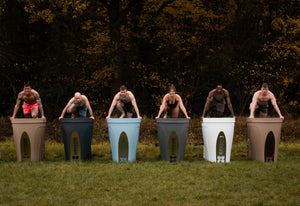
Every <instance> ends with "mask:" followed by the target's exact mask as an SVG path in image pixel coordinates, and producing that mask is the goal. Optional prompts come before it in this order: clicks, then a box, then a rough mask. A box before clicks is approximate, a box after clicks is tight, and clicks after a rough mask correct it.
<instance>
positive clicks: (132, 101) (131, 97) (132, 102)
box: [130, 92, 142, 119]
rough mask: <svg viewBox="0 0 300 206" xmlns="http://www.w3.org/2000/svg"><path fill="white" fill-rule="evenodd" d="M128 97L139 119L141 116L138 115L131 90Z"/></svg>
mask: <svg viewBox="0 0 300 206" xmlns="http://www.w3.org/2000/svg"><path fill="white" fill-rule="evenodd" d="M130 99H131V104H132V105H133V107H134V110H135V112H136V115H137V117H138V118H140V119H141V118H142V117H141V116H140V112H139V108H138V106H137V104H136V100H135V97H134V95H133V94H132V93H131V92H130Z"/></svg>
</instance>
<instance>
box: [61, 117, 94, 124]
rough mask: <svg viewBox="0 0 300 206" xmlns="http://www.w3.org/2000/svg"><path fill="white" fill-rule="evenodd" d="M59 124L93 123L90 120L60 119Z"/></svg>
mask: <svg viewBox="0 0 300 206" xmlns="http://www.w3.org/2000/svg"><path fill="white" fill-rule="evenodd" d="M60 121H61V123H79V122H81V123H88V122H94V120H93V119H91V118H62V119H61V120H60Z"/></svg>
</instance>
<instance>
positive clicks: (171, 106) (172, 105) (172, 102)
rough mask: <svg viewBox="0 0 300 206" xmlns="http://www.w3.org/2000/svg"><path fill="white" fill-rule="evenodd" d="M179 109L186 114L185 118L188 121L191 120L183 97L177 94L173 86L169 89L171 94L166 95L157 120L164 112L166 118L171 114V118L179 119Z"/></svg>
mask: <svg viewBox="0 0 300 206" xmlns="http://www.w3.org/2000/svg"><path fill="white" fill-rule="evenodd" d="M179 107H180V109H181V110H182V112H183V113H184V115H185V117H186V118H187V119H190V117H189V116H188V114H187V112H186V109H185V107H184V105H183V102H182V99H181V97H180V96H179V95H178V94H176V88H175V87H174V85H173V84H172V85H171V86H170V88H169V93H168V94H166V95H165V96H164V98H163V101H162V103H161V106H160V109H159V112H158V114H157V117H155V119H158V118H159V117H160V115H161V113H162V112H164V118H167V117H168V112H170V113H171V118H178V115H179Z"/></svg>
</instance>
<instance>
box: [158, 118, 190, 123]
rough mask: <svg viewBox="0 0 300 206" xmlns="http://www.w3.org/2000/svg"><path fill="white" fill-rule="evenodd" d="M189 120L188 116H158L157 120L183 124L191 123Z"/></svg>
mask: <svg viewBox="0 0 300 206" xmlns="http://www.w3.org/2000/svg"><path fill="white" fill-rule="evenodd" d="M189 121H190V120H189V119H187V118H158V119H157V120H156V122H157V123H159V124H183V123H189Z"/></svg>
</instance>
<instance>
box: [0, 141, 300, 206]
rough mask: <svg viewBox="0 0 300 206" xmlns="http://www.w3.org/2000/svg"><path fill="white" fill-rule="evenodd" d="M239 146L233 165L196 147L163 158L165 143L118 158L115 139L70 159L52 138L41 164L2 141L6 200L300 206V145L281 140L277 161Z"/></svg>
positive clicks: (0, 177)
mask: <svg viewBox="0 0 300 206" xmlns="http://www.w3.org/2000/svg"><path fill="white" fill-rule="evenodd" d="M246 150H247V147H246V143H235V144H233V148H232V153H231V162H230V163H211V162H208V161H206V160H204V159H203V146H190V145H188V146H187V148H186V153H185V161H183V162H177V163H169V162H164V161H161V160H160V156H159V154H160V151H159V147H157V146H154V145H143V144H139V145H138V149H137V160H136V161H135V162H132V163H128V162H122V163H114V162H113V161H112V157H111V150H110V145H109V143H104V144H99V145H93V146H92V153H93V157H92V159H91V160H90V161H86V162H81V161H76V162H67V161H65V160H64V149H63V144H59V143H51V142H47V143H46V158H45V160H43V161H40V162H17V161H16V157H15V151H14V144H13V141H11V140H8V141H6V142H2V143H1V144H0V151H1V160H0V191H1V193H0V202H1V205H293V206H294V205H300V158H299V157H300V143H280V147H279V154H278V161H277V162H276V163H262V162H255V161H252V160H250V159H248V158H247V157H246Z"/></svg>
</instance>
